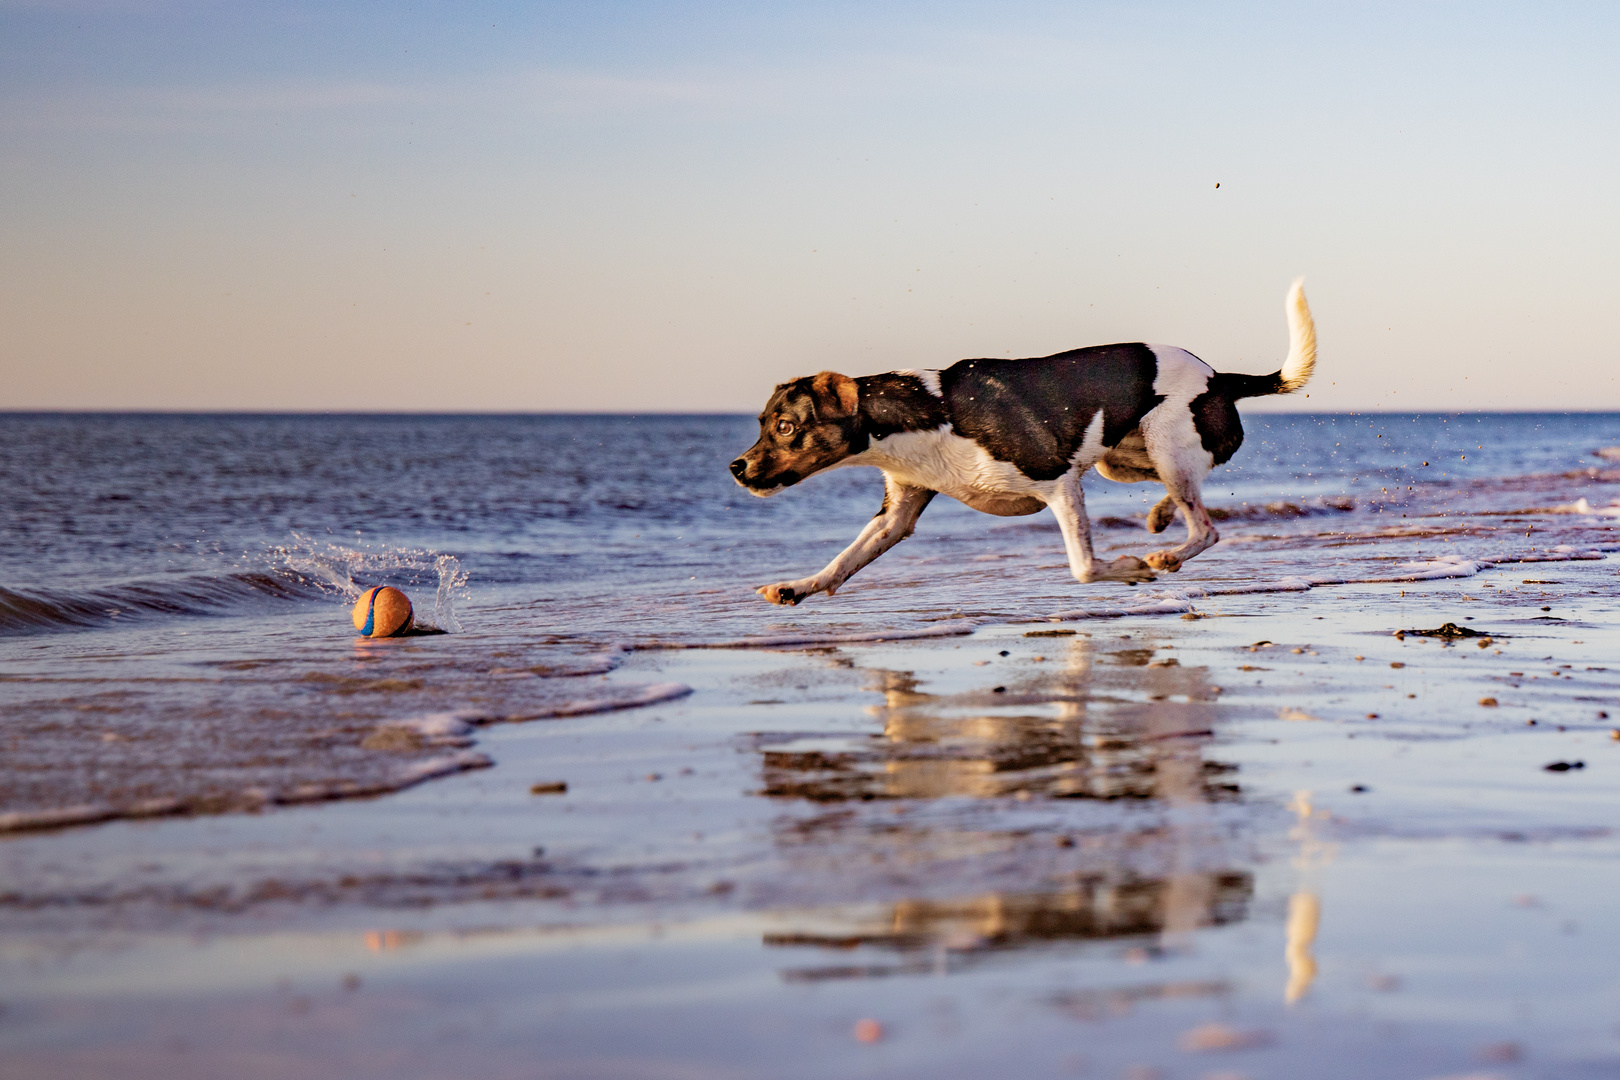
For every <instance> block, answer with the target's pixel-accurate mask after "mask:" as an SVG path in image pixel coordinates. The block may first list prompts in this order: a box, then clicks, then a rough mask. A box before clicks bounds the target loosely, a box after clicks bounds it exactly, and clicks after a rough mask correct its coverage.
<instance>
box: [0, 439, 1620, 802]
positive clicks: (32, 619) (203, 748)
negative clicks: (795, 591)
mask: <svg viewBox="0 0 1620 1080" xmlns="http://www.w3.org/2000/svg"><path fill="white" fill-rule="evenodd" d="M1246 429H1247V434H1246V441H1245V444H1244V446H1243V447H1242V449H1241V450H1240V451H1239V452H1238V454H1237V455H1236V457H1235V458H1234V459H1233V460H1232V461H1231V462H1230V463H1229V464H1227V465H1226V466H1224V467H1221V468H1218V469H1216V470H1215V471H1214V472H1213V473H1212V474H1211V476H1210V477H1209V479H1208V481H1207V482H1206V485H1205V497H1206V502H1208V503H1209V505H1210V506H1211V507H1212V508H1213V509H1214V514H1215V516H1216V517H1217V519H1218V524H1219V526H1220V527H1221V528H1223V529H1225V530H1226V531H1227V533H1228V534H1229V535H1228V539H1227V540H1226V542H1225V543H1224V544H1221V545H1219V546H1217V547H1216V548H1215V549H1214V550H1213V551H1211V552H1208V553H1206V554H1205V555H1203V556H1200V557H1199V558H1198V559H1196V560H1194V561H1193V562H1191V563H1190V564H1189V565H1188V566H1187V567H1186V568H1185V569H1183V570H1182V571H1180V572H1179V573H1177V574H1174V575H1168V574H1167V575H1161V577H1160V579H1159V581H1157V582H1154V583H1150V584H1144V585H1142V586H1140V587H1126V586H1123V585H1106V586H1096V585H1093V586H1080V585H1077V584H1076V583H1075V582H1074V581H1073V580H1072V578H1071V577H1070V576H1069V573H1068V571H1067V568H1066V562H1065V559H1064V556H1063V553H1062V544H1061V538H1060V537H1059V535H1058V533H1057V530H1056V526H1055V523H1054V522H1053V521H1052V519H1051V517H1050V515H1049V514H1046V513H1042V514H1039V515H1036V516H1032V517H1024V518H996V517H991V516H987V515H984V514H980V513H977V512H975V511H972V510H970V509H968V508H966V507H964V506H962V505H961V504H958V503H955V502H954V501H952V500H949V499H944V498H942V499H938V500H936V502H935V504H934V505H933V506H931V507H930V508H929V510H928V511H927V512H926V513H925V514H924V516H923V518H922V520H921V522H920V524H919V526H918V528H917V531H916V533H915V535H914V536H913V538H911V539H910V540H908V541H906V542H905V543H904V544H902V545H901V546H900V548H898V549H896V550H894V551H892V552H890V553H889V554H888V555H886V556H885V557H884V558H882V559H880V560H878V561H877V562H876V563H875V564H873V565H872V566H870V567H868V568H867V569H866V570H864V571H863V572H862V573H861V574H860V575H858V576H857V577H856V578H854V579H853V580H852V581H851V582H850V583H849V584H848V585H846V586H845V588H844V589H842V590H841V591H840V592H839V594H838V595H837V596H836V597H835V598H828V597H816V598H813V599H812V600H810V601H808V602H806V603H804V604H801V605H800V606H798V607H795V608H780V607H775V606H772V605H769V604H767V603H765V602H764V601H763V600H762V599H761V598H759V597H757V596H756V595H755V592H754V590H755V589H756V587H758V586H759V585H763V584H767V583H770V582H773V581H779V580H784V579H792V578H797V577H801V576H804V575H805V574H808V573H810V572H813V571H814V570H815V569H817V568H819V567H820V566H822V565H824V564H825V563H826V562H827V561H828V560H830V559H831V558H832V557H833V555H835V554H836V553H837V552H838V551H839V550H840V549H841V548H842V547H843V546H844V545H845V544H847V543H848V542H849V541H850V540H851V539H852V538H853V537H854V536H855V534H856V533H857V532H858V531H859V530H860V528H861V527H862V525H863V524H864V523H865V522H866V521H867V520H868V519H869V518H870V516H871V515H872V514H873V513H874V512H875V511H876V509H877V506H878V504H879V502H880V501H881V496H882V488H881V480H880V478H879V476H878V474H877V472H876V471H875V470H872V469H864V468H851V469H846V470H835V471H832V472H829V473H826V474H824V475H820V476H816V477H813V478H811V479H810V480H809V481H807V482H805V483H802V484H800V485H798V486H797V487H795V488H792V489H790V490H788V491H785V492H783V493H781V494H779V495H777V496H775V497H772V498H769V499H761V498H757V497H753V496H751V495H750V494H748V493H747V492H746V491H744V490H743V489H742V488H740V487H739V486H738V485H736V484H735V483H734V482H733V481H732V479H731V477H730V475H729V474H728V472H727V469H726V466H727V463H728V462H730V461H731V460H732V459H733V458H734V457H736V456H737V455H738V454H739V453H740V452H741V451H743V450H744V449H746V448H747V447H748V446H749V445H750V444H751V442H752V441H753V439H754V438H755V433H756V423H755V421H754V420H753V419H752V418H751V417H743V416H678V415H677V416H618V415H600V416H574V415H565V416H553V415H525V416H508V415H498V416H443V415H326V414H322V415H264V416H258V415H240V414H230V415H206V414H162V415H145V414H10V415H6V416H3V417H0V505H3V506H4V507H5V512H4V514H3V515H0V679H4V680H5V682H4V683H0V687H3V694H4V697H5V698H9V699H10V700H9V702H8V703H7V704H8V711H12V712H13V715H14V719H13V725H14V727H15V725H16V724H17V723H18V721H17V720H16V719H15V717H16V716H17V715H18V714H23V715H25V716H26V719H24V720H22V721H21V723H22V725H23V727H24V729H25V730H26V731H27V735H26V737H24V738H21V739H20V741H19V739H18V737H17V736H15V735H14V736H13V745H14V747H15V749H14V751H13V753H12V754H11V755H10V758H9V759H10V761H11V763H12V768H11V770H8V771H9V772H10V773H11V777H10V782H8V783H6V784H5V785H4V786H3V787H0V814H5V813H15V814H18V815H20V816H19V817H17V818H16V819H14V820H15V821H17V822H19V823H27V822H29V821H31V820H33V819H32V818H31V817H29V815H32V814H44V815H46V817H45V820H54V819H52V818H50V815H51V814H52V813H67V814H69V815H70V816H71V815H72V814H74V813H78V814H81V815H88V816H92V817H94V816H99V815H101V814H103V813H106V812H108V811H110V810H115V811H117V812H119V813H123V812H143V811H142V808H144V809H145V811H149V812H164V813H167V812H171V811H173V810H175V809H178V808H181V807H187V808H198V807H212V808H228V807H236V806H245V805H252V804H254V803H256V802H259V801H261V800H263V799H265V798H271V799H277V798H285V797H288V795H287V793H288V791H290V790H292V789H294V788H298V787H300V785H302V786H303V789H304V790H305V791H306V793H307V794H309V795H310V796H311V797H313V795H314V794H315V793H324V792H329V791H332V790H335V789H334V788H333V785H338V784H342V783H345V782H347V783H349V784H350V785H351V787H352V788H354V785H359V787H364V788H367V789H370V788H372V787H375V786H376V785H378V784H385V783H387V782H389V781H387V779H386V778H385V777H382V776H380V775H378V774H377V772H376V769H377V767H378V766H377V765H376V762H377V761H378V760H388V761H391V762H394V764H396V765H397V761H395V760H394V758H391V757H388V756H386V755H384V756H383V757H382V758H379V757H378V755H375V754H367V753H365V752H363V751H360V750H358V749H357V747H356V746H355V745H354V743H355V741H356V740H355V739H354V738H351V736H355V735H356V734H357V733H361V732H363V731H364V730H366V725H372V724H375V723H379V722H382V721H386V720H389V719H391V718H392V717H393V716H394V715H395V714H397V713H398V712H399V711H400V710H401V709H402V708H403V709H405V710H406V711H410V710H417V711H421V710H429V711H432V710H438V711H456V710H462V711H466V710H472V711H474V712H481V713H483V714H488V715H491V716H499V717H509V716H519V715H532V714H536V713H537V712H540V711H544V710H545V709H547V708H554V707H557V701H556V700H554V699H555V698H556V697H557V695H558V694H563V695H565V700H572V698H573V695H574V691H575V690H576V689H577V684H575V683H569V682H566V681H559V680H557V679H550V678H546V677H545V676H547V675H550V674H556V673H559V672H560V673H564V674H566V673H569V672H574V671H578V670H594V668H593V665H594V666H600V667H604V669H605V668H606V667H607V666H609V665H611V664H612V663H613V662H614V661H613V659H612V657H613V656H614V655H615V654H616V652H618V651H622V650H625V649H635V648H643V649H645V648H650V647H660V646H662V647H668V646H682V645H684V646H690V645H693V644H702V643H715V642H744V641H760V640H762V639H766V638H770V639H776V640H785V639H787V638H793V637H796V636H797V637H802V636H804V635H806V634H810V635H812V636H815V635H823V636H840V635H842V636H848V635H857V636H859V635H885V634H893V633H896V632H913V633H915V632H923V633H926V632H930V630H933V631H937V632H950V631H952V630H955V629H957V628H961V627H964V626H973V625H980V624H983V623H987V622H991V623H1020V622H1027V621H1030V620H1040V619H1045V618H1049V617H1054V616H1058V617H1066V618H1067V617H1085V616H1087V615H1108V614H1118V613H1120V612H1122V611H1127V610H1128V611H1147V610H1162V611H1165V612H1172V613H1173V612H1182V611H1185V610H1188V609H1189V608H1190V607H1192V606H1195V605H1196V604H1198V603H1199V602H1203V603H1205V604H1206V605H1207V604H1208V603H1210V602H1216V597H1214V596H1206V594H1208V593H1211V592H1212V591H1213V592H1214V593H1221V592H1225V593H1227V594H1236V593H1241V592H1244V591H1248V590H1253V589H1256V588H1260V589H1266V588H1272V587H1276V586H1277V583H1279V582H1281V583H1282V585H1281V588H1284V589H1288V588H1292V589H1296V590H1297V589H1301V588H1305V587H1307V584H1308V582H1309V581H1310V579H1312V578H1317V579H1323V580H1326V579H1327V578H1334V577H1336V578H1337V579H1344V580H1360V579H1376V578H1388V577H1391V576H1392V575H1393V576H1401V575H1402V574H1406V575H1411V574H1414V573H1415V574H1417V575H1419V576H1422V575H1424V574H1428V575H1439V576H1455V575H1457V574H1465V573H1477V572H1478V571H1479V569H1480V568H1481V566H1483V565H1485V564H1484V563H1480V562H1478V560H1482V559H1483V560H1490V559H1500V558H1523V557H1547V555H1548V552H1549V551H1551V550H1552V549H1556V548H1560V547H1561V546H1562V547H1563V548H1569V547H1570V544H1571V543H1574V544H1575V545H1576V546H1578V547H1580V548H1581V549H1582V550H1587V549H1591V548H1593V546H1594V545H1596V546H1597V547H1603V546H1604V541H1606V540H1612V539H1614V536H1613V534H1612V529H1613V527H1614V526H1615V525H1616V524H1617V523H1620V507H1617V506H1616V504H1614V503H1613V502H1612V500H1613V498H1614V497H1615V495H1616V494H1620V462H1614V461H1605V460H1603V459H1600V458H1598V457H1596V456H1594V453H1595V451H1597V450H1599V449H1601V448H1603V447H1606V446H1611V445H1613V444H1615V443H1617V442H1620V415H1615V414H1579V413H1576V414H1567V413H1566V414H1534V413H1487V414H1401V413H1380V414H1373V415H1354V414H1331V415H1310V414H1288V415H1276V414H1261V415H1255V416H1251V417H1250V418H1249V419H1248V420H1247V422H1246ZM1161 493H1162V490H1161V489H1160V488H1159V487H1158V486H1157V485H1148V484H1134V485H1126V484H1115V483H1113V482H1110V481H1107V480H1103V479H1101V478H1100V477H1097V476H1096V475H1095V474H1091V475H1090V476H1088V477H1087V480H1086V497H1087V500H1088V502H1087V508H1088V511H1089V513H1090V515H1091V517H1092V519H1093V521H1094V523H1095V524H1096V526H1097V537H1096V539H1097V546H1098V550H1099V553H1107V554H1108V555H1109V557H1112V554H1113V553H1114V552H1120V551H1130V552H1135V553H1143V552H1144V551H1145V550H1150V549H1152V548H1155V547H1158V546H1161V544H1160V543H1159V542H1156V541H1159V540H1160V539H1161V538H1155V537H1151V536H1149V535H1148V534H1147V533H1145V531H1143V525H1142V522H1143V520H1144V514H1145V511H1146V509H1147V508H1148V507H1149V506H1151V504H1152V503H1153V502H1154V501H1155V500H1156V499H1157V498H1158V496H1159V495H1160V494H1161ZM1583 499H1584V500H1585V501H1584V502H1582V501H1581V500H1583ZM1531 512H1539V513H1540V514H1541V515H1542V516H1543V517H1544V518H1545V519H1546V522H1550V523H1551V524H1548V523H1546V522H1541V521H1539V520H1538V525H1537V526H1532V527H1529V528H1523V529H1521V528H1520V520H1521V518H1522V517H1524V515H1526V514H1529V513H1531ZM1536 527H1539V528H1540V530H1541V531H1540V533H1539V534H1538V533H1537V532H1536V531H1535V528H1536ZM1181 528H1182V526H1181V525H1180V523H1179V521H1178V522H1177V523H1175V524H1172V526H1171V528H1170V530H1169V532H1168V533H1167V534H1166V535H1167V536H1170V537H1172V538H1173V537H1174V536H1175V535H1176V534H1178V533H1179V532H1180V530H1181ZM1234 532H1236V533H1238V534H1239V535H1232V534H1234ZM1150 541H1155V542H1152V543H1150ZM1170 542H1171V543H1175V542H1177V541H1175V540H1174V539H1172V540H1171V541H1170ZM1538 553H1539V556H1538ZM1568 553H1569V552H1568V551H1565V552H1564V556H1567V555H1568ZM1560 557H1562V556H1560ZM1436 560H1440V561H1438V562H1437V561H1436ZM1448 562H1449V565H1448ZM1414 567H1416V568H1417V569H1416V570H1414V569H1413V568H1414ZM1459 567H1460V568H1459ZM373 585H394V586H397V587H399V588H401V589H402V590H404V591H405V592H406V593H407V594H408V595H409V596H410V597H411V598H412V601H413V604H414V607H415V610H416V612H417V621H418V624H419V625H420V626H422V627H423V628H424V629H428V628H431V629H435V630H442V631H445V632H446V633H445V634H444V635H443V636H444V638H445V639H446V640H445V641H443V642H437V643H432V644H427V645H423V644H420V643H418V648H419V649H420V650H421V652H420V655H417V658H416V659H415V660H413V661H412V662H411V663H410V664H409V665H408V668H409V670H408V671H404V672H403V673H401V672H392V673H390V674H389V675H388V677H387V678H382V683H383V684H384V685H386V686H388V687H392V689H391V690H389V691H374V690H368V689H367V688H368V687H369V686H370V685H371V683H376V682H378V679H376V678H371V677H370V676H369V675H367V674H365V672H366V671H368V670H369V669H368V668H367V664H368V663H369V662H371V661H372V660H373V659H376V660H382V659H383V658H387V657H396V656H403V655H404V653H405V650H400V649H392V650H391V649H390V648H389V647H388V646H387V645H379V644H377V643H371V644H370V645H356V644H354V638H355V635H354V633H353V627H352V625H351V623H350V620H349V608H350V606H351V605H352V604H353V603H354V601H355V599H356V597H357V596H358V595H359V593H360V592H361V591H362V590H364V589H366V588H368V587H370V586H373ZM784 636H785V637H784ZM457 642H459V644H457ZM413 655H416V654H413ZM356 656H359V657H361V659H356ZM581 665H584V667H583V668H582V667H581ZM385 666H386V665H385ZM492 673H493V676H494V678H493V679H492V678H491V676H492ZM526 676H534V677H533V678H528V677H526ZM379 678H380V677H379ZM368 679H370V682H369V683H368V681H367V680H368ZM389 679H392V681H391V682H390V681H388V680H389ZM559 688H561V689H559ZM334 697H337V698H340V699H344V700H345V704H346V706H347V707H346V708H345V709H343V710H341V712H342V715H341V716H340V717H337V718H333V717H332V716H331V715H329V714H330V712H331V710H330V709H329V708H327V707H325V704H324V703H327V702H330V701H331V700H332V699H333V698H334ZM90 717H101V718H104V719H105V723H103V724H102V725H101V726H100V727H97V728H96V729H95V737H97V738H101V739H104V740H105V742H104V743H102V744H101V745H100V746H99V747H98V748H97V749H98V753H97V754H96V755H93V756H91V757H88V758H87V757H86V756H85V755H84V754H83V753H82V742H83V739H84V737H85V722H86V721H87V720H88V718H90ZM176 730H183V731H186V732H188V735H187V736H186V738H187V740H188V741H189V743H190V744H191V745H192V747H193V750H192V752H191V756H190V757H189V758H187V759H186V762H185V764H186V768H185V769H184V770H163V769H157V770H155V769H154V767H155V766H156V765H158V764H159V763H161V762H163V761H165V760H167V759H166V757H165V755H167V754H168V753H170V749H171V748H170V743H171V741H172V740H171V739H170V738H169V737H168V736H166V735H160V734H158V733H161V732H172V731H176ZM273 747H279V748H280V749H272V748H273ZM294 747H297V748H298V749H297V751H296V752H294V750H293V748H294ZM311 748H314V752H310V750H311ZM430 749H431V748H424V750H423V752H424V755H425V758H424V760H429V759H432V758H433V755H432V754H431V753H429V752H428V751H429V750H430ZM464 759H465V760H467V761H473V760H475V758H474V757H472V756H467V755H464ZM441 764H446V765H447V764H453V762H447V763H441ZM427 767H429V768H430V771H431V766H427ZM19 773H20V774H22V775H21V776H19V775H18V774H19ZM401 775H402V776H403V775H404V774H401ZM412 775H413V776H414V774H412ZM181 777H185V779H184V781H182V780H181V779H180V778H181ZM396 779H398V778H397V777H396ZM311 785H313V786H311ZM354 789H355V790H359V788H354ZM244 792H245V794H244Z"/></svg>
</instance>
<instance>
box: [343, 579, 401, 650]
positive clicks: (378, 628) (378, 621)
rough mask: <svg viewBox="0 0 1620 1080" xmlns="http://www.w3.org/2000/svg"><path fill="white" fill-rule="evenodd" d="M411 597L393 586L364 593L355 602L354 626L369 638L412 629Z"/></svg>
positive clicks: (392, 635) (395, 635) (385, 586)
mask: <svg viewBox="0 0 1620 1080" xmlns="http://www.w3.org/2000/svg"><path fill="white" fill-rule="evenodd" d="M411 615H412V612H411V600H410V597H408V596H406V595H405V594H404V593H402V592H400V591H399V590H398V589H396V588H394V587H393V586H392V585H379V586H377V587H376V588H375V589H367V590H366V591H365V592H363V593H361V594H360V599H359V600H356V601H355V603H354V628H355V629H356V630H358V631H360V633H361V634H363V635H365V636H366V637H397V636H398V635H400V634H402V633H404V632H405V631H406V630H409V629H410V628H411Z"/></svg>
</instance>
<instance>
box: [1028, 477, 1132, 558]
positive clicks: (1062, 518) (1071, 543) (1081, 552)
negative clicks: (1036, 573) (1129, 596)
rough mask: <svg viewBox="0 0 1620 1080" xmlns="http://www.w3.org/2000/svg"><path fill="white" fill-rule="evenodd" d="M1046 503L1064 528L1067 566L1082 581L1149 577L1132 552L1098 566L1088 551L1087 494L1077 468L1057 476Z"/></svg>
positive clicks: (1059, 526) (1089, 548)
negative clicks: (1067, 553)
mask: <svg viewBox="0 0 1620 1080" xmlns="http://www.w3.org/2000/svg"><path fill="white" fill-rule="evenodd" d="M1047 505H1048V506H1050V507H1051V508H1052V514H1053V516H1054V517H1056V518H1057V521H1058V528H1059V529H1061V530H1063V546H1064V547H1065V548H1066V549H1067V550H1068V552H1069V570H1070V571H1071V572H1072V573H1073V574H1074V579H1075V580H1076V581H1078V582H1081V583H1082V584H1089V583H1091V582H1093V581H1126V582H1137V581H1152V580H1153V571H1152V570H1150V569H1149V568H1148V565H1147V563H1144V562H1143V561H1142V560H1141V559H1138V558H1136V557H1135V556H1134V555H1121V556H1120V557H1119V558H1117V559H1115V560H1114V561H1113V562H1111V563H1108V564H1107V565H1106V566H1098V565H1097V560H1096V557H1095V556H1094V555H1093V554H1092V551H1091V522H1090V520H1089V519H1088V518H1087V517H1086V496H1085V492H1084V491H1082V490H1081V488H1080V470H1078V469H1071V470H1069V471H1068V472H1067V473H1065V474H1064V475H1063V477H1062V478H1061V479H1059V480H1058V482H1057V485H1056V487H1055V488H1054V489H1053V491H1052V497H1051V499H1050V500H1048V502H1047Z"/></svg>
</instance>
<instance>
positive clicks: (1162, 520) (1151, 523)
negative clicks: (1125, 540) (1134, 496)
mask: <svg viewBox="0 0 1620 1080" xmlns="http://www.w3.org/2000/svg"><path fill="white" fill-rule="evenodd" d="M1175 516H1176V500H1174V499H1172V498H1171V497H1170V496H1168V495H1166V496H1165V497H1164V498H1162V499H1160V500H1159V501H1158V502H1157V503H1155V504H1154V506H1153V509H1151V510H1149V511H1148V516H1147V529H1148V532H1150V533H1162V532H1164V530H1165V529H1168V528H1169V527H1170V522H1171V521H1172V520H1173V519H1174V518H1175Z"/></svg>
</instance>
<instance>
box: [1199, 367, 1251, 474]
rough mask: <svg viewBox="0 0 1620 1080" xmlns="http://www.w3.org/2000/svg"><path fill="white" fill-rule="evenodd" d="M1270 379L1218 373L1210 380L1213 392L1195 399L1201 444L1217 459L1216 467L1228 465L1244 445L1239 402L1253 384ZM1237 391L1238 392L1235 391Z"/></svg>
mask: <svg viewBox="0 0 1620 1080" xmlns="http://www.w3.org/2000/svg"><path fill="white" fill-rule="evenodd" d="M1268 378H1270V376H1251V375H1239V376H1235V377H1234V376H1231V375H1226V374H1221V373H1217V374H1216V375H1215V376H1214V377H1213V378H1211V379H1210V380H1209V389H1208V390H1206V391H1205V392H1204V393H1202V394H1199V395H1198V396H1197V397H1195V398H1193V399H1192V404H1191V405H1189V406H1188V408H1189V409H1190V410H1191V411H1192V421H1193V427H1194V428H1196V429H1198V441H1199V442H1201V443H1203V444H1204V449H1205V450H1208V451H1209V452H1210V454H1211V455H1212V456H1213V457H1214V458H1215V464H1217V465H1225V464H1226V463H1227V462H1228V461H1231V460H1232V455H1233V454H1235V453H1237V452H1238V447H1240V446H1242V445H1243V421H1242V419H1241V418H1239V416H1238V411H1237V405H1236V404H1235V400H1236V399H1237V398H1239V397H1244V396H1255V395H1252V394H1248V395H1246V394H1244V393H1243V391H1245V390H1247V389H1249V384H1251V383H1255V382H1259V381H1262V380H1264V379H1268ZM1234 390H1236V391H1237V392H1236V393H1234V392H1233V391H1234Z"/></svg>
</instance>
